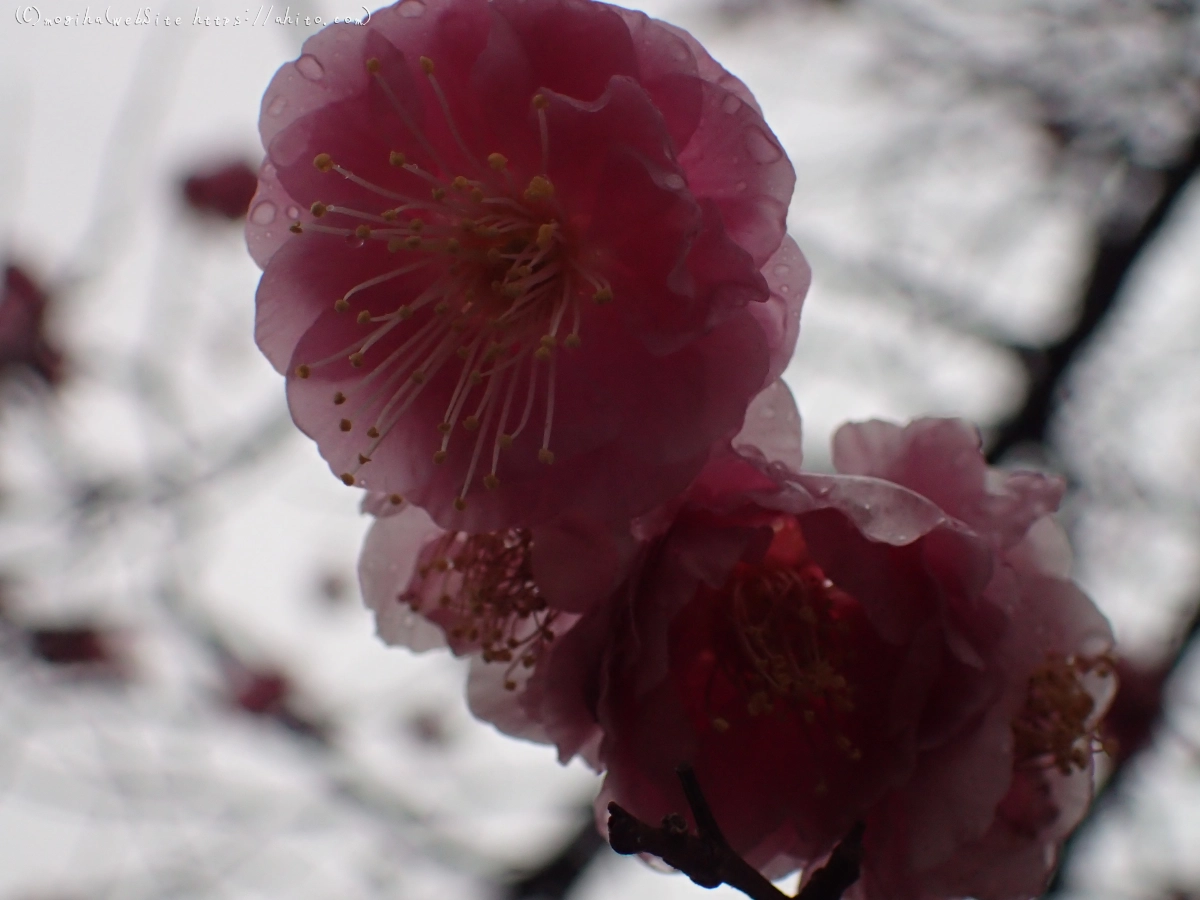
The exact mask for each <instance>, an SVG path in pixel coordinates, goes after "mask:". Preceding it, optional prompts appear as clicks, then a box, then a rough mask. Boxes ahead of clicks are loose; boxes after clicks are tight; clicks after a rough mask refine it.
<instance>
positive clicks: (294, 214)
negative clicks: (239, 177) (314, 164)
mask: <svg viewBox="0 0 1200 900" xmlns="http://www.w3.org/2000/svg"><path fill="white" fill-rule="evenodd" d="M287 217H288V218H289V219H298V218H300V207H298V206H289V207H288V208H287ZM777 271H778V270H777Z"/></svg>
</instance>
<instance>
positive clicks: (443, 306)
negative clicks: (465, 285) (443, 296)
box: [433, 300, 450, 316]
mask: <svg viewBox="0 0 1200 900" xmlns="http://www.w3.org/2000/svg"><path fill="white" fill-rule="evenodd" d="M433 311H434V313H436V314H437V315H439V316H444V315H445V314H446V313H448V312H450V304H449V303H447V302H446V301H445V300H443V301H442V302H441V303H439V304H438V305H437V306H435V307H434V308H433Z"/></svg>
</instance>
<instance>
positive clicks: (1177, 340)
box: [0, 0, 1200, 900]
mask: <svg viewBox="0 0 1200 900" xmlns="http://www.w3.org/2000/svg"><path fill="white" fill-rule="evenodd" d="M142 2H144V0H127V2H126V0H113V2H112V3H108V0H93V2H92V3H91V4H90V5H89V4H88V3H86V2H77V0H36V2H35V4H32V5H31V4H28V3H24V2H23V3H21V4H19V5H18V4H15V3H13V0H10V3H12V7H13V8H12V9H11V10H10V9H8V8H5V9H3V10H0V265H3V266H4V267H5V269H4V274H5V281H4V287H3V295H2V297H0V898H4V900H77V898H78V900H85V898H86V900H99V898H113V900H118V898H119V900H125V898H146V900H159V898H185V897H189V898H239V900H240V898H258V897H261V898H272V900H274V898H285V897H286V898H288V900H304V898H314V900H316V898H322V900H324V898H337V900H357V898H374V897H381V898H426V897H428V898H433V897H438V898H447V897H449V898H454V900H474V898H509V900H517V898H536V897H545V898H568V897H569V898H570V900H612V898H617V897H621V898H639V897H654V898H656V900H667V898H676V897H679V898H684V897H696V896H697V892H698V891H699V890H700V889H699V888H697V887H695V886H693V885H691V884H690V883H689V882H688V881H687V880H686V879H685V878H683V877H682V876H678V875H675V876H670V875H664V874H660V873H657V872H654V871H651V870H650V869H649V868H648V867H647V866H645V865H643V864H642V863H640V862H637V861H634V860H630V859H624V858H618V857H616V856H614V855H613V854H612V853H611V852H610V851H609V850H608V849H607V847H606V846H604V845H603V844H602V843H601V841H600V840H599V838H598V837H597V836H596V833H595V831H594V829H593V828H592V827H591V824H590V819H591V814H590V800H591V797H592V796H593V794H594V793H595V791H596V789H597V779H596V777H595V776H594V775H592V774H591V773H590V772H588V771H587V770H586V769H585V768H583V767H581V766H580V765H579V764H577V763H576V764H572V765H571V766H568V767H565V768H563V767H560V766H559V765H558V764H557V762H556V761H555V758H554V754H553V752H552V751H551V750H550V749H549V748H546V747H538V746H533V745H528V744H523V743H519V742H516V741H513V740H510V739H507V738H504V737H502V736H500V735H498V734H497V733H496V732H494V731H493V730H492V729H491V728H490V727H488V726H484V725H481V724H479V723H477V722H475V721H473V720H472V719H471V718H470V716H469V714H468V713H467V712H466V710H465V707H464V704H463V702H462V700H461V688H462V680H463V670H462V668H461V666H460V665H458V664H457V663H456V662H454V661H453V660H451V659H449V658H447V657H445V656H442V655H437V654H433V655H429V656H415V655H413V654H410V653H408V652H407V651H404V650H398V649H385V648H384V647H383V646H382V645H380V644H379V643H378V642H377V641H376V639H375V638H374V636H373V634H372V622H371V619H370V617H369V616H368V614H367V613H366V612H365V611H364V610H363V609H362V607H361V604H360V601H359V598H358V592H357V586H356V583H355V576H354V565H355V559H356V554H357V551H358V546H359V543H360V540H361V538H362V535H363V533H364V532H365V529H366V528H367V525H368V521H367V520H366V519H365V518H364V517H363V516H361V515H360V514H359V512H358V509H357V503H358V498H357V496H356V493H357V492H356V491H354V490H351V489H347V488H345V487H343V486H342V485H341V484H340V482H339V481H338V480H337V479H336V478H333V477H332V476H331V475H330V474H329V472H328V470H327V469H326V467H325V466H324V464H323V463H322V462H321V461H320V459H319V458H318V456H317V453H316V451H315V449H314V448H313V446H312V445H311V444H310V443H309V442H308V441H307V439H305V438H303V437H302V436H301V435H300V434H299V433H298V432H296V431H295V429H294V428H293V426H292V425H291V423H290V420H289V419H288V416H287V412H286V408H285V405H284V400H283V389H282V384H281V380H280V378H279V377H278V376H277V375H276V374H275V373H274V372H273V371H271V369H270V367H269V366H268V365H267V364H266V362H265V361H264V360H263V359H262V358H261V357H260V356H259V354H258V352H257V350H256V349H255V347H254V345H253V341H252V338H251V331H252V321H253V295H254V289H255V285H256V283H257V278H258V271H257V270H256V268H255V267H254V265H253V263H252V262H251V261H250V259H249V257H248V256H247V255H246V253H245V249H244V246H243V242H242V236H241V225H240V219H239V217H240V216H242V215H244V214H245V211H246V207H245V204H246V202H248V194H245V195H244V196H243V194H242V193H239V191H241V192H243V193H244V191H245V188H244V187H239V185H240V184H241V183H242V182H241V181H239V178H242V179H244V175H243V176H239V175H238V172H239V169H238V168H237V167H236V165H235V164H238V163H240V164H244V165H249V166H250V167H256V166H257V165H258V162H259V161H260V159H261V149H260V148H259V145H258V142H257V137H256V120H257V116H258V106H259V99H260V97H261V94H262V90H263V89H264V88H265V86H266V84H267V82H268V80H269V79H270V77H271V74H272V73H273V72H274V70H275V69H276V68H277V67H278V66H279V65H280V64H281V63H282V62H284V61H285V60H287V59H290V58H294V57H295V56H296V55H297V54H298V52H299V47H300V44H301V43H302V42H303V40H304V39H305V38H306V37H308V36H309V35H311V34H312V33H315V31H316V26H315V25H314V24H309V25H305V24H304V23H303V20H300V21H299V22H298V23H297V20H298V18H299V17H300V16H309V17H315V16H321V17H322V20H323V21H329V20H332V19H333V18H334V17H360V16H361V15H362V14H363V10H362V9H361V8H360V7H355V6H354V5H353V2H354V0H299V2H297V3H293V4H291V5H290V6H289V5H288V4H287V3H286V2H285V3H284V4H283V8H280V4H279V3H275V4H274V6H272V10H271V12H270V13H266V14H264V13H263V11H262V10H260V8H259V7H258V6H257V5H256V4H255V5H251V6H247V5H244V4H243V5H239V3H238V2H235V0H199V2H200V5H199V6H197V5H196V3H197V0H187V2H179V0H162V2H161V3H155V4H154V5H152V6H138V5H137V4H139V3H142ZM409 2H420V0H409ZM631 5H635V6H638V7H640V8H643V9H645V10H646V11H648V12H650V13H651V14H653V15H656V16H658V17H661V18H664V19H667V20H669V21H671V22H673V23H675V24H678V25H681V26H683V27H685V28H687V29H689V30H691V31H692V32H693V33H694V34H695V35H696V36H697V37H698V38H700V40H701V41H703V42H704V43H705V44H706V45H707V46H708V47H709V49H710V50H711V52H712V53H713V55H714V56H715V57H716V58H717V59H718V60H720V61H721V62H722V63H723V64H724V65H725V66H726V67H727V68H729V69H730V70H731V71H733V72H734V73H735V74H737V75H738V76H740V77H741V78H742V79H743V80H744V81H745V82H746V83H747V84H748V85H749V86H750V87H751V89H752V90H753V91H754V92H755V94H756V95H757V96H758V98H759V99H760V101H761V103H762V106H763V108H764V110H765V113H766V116H767V119H768V122H769V123H770V124H771V125H772V126H773V128H774V129H775V130H776V132H777V133H778V135H779V136H780V138H781V139H782V141H783V143H784V145H785V147H786V148H787V150H788V152H789V154H790V155H791V157H792V159H793V161H794V163H795V166H796V169H797V173H798V184H797V188H796V194H795V199H794V201H793V205H792V212H791V216H790V219H789V226H790V229H791V231H792V233H793V235H794V236H795V237H796V239H797V240H798V241H799V243H800V245H801V246H802V247H803V248H804V250H805V252H806V253H807V254H808V255H809V258H810V260H811V262H812V264H813V268H814V270H815V273H816V276H815V281H814V284H813V289H812V292H811V294H810V296H809V300H808V303H807V307H806V309H805V313H804V319H803V327H802V333H801V339H800V346H799V350H798V352H797V356H796V359H795V361H794V363H793V364H792V366H791V367H790V368H789V370H788V372H787V376H786V377H787V379H788V381H789V383H790V384H791V385H792V387H793V390H794V391H795V393H796V395H797V398H798V400H799V402H800V405H801V409H802V412H803V414H804V420H805V432H806V433H805V450H806V454H807V459H808V460H809V464H810V465H812V466H814V467H817V468H821V467H826V466H828V443H829V437H830V434H831V433H832V431H833V429H834V428H836V426H837V425H838V423H840V422H842V421H844V420H847V419H863V418H870V417H882V418H890V419H898V420H903V419H907V418H910V417H914V416H919V415H927V414H933V415H956V416H966V417H969V418H971V419H973V420H975V421H977V422H978V423H979V424H980V426H981V428H982V430H983V434H984V436H985V439H986V441H987V446H988V447H989V452H990V455H991V457H992V458H993V459H994V460H996V461H997V462H999V463H1002V464H1004V465H1020V466H1027V467H1028V466H1033V467H1036V468H1041V469H1047V470H1051V471H1055V472H1059V473H1061V474H1063V475H1064V476H1065V477H1066V478H1067V479H1068V481H1069V483H1070V485H1071V492H1070V495H1069V500H1068V503H1067V506H1066V509H1065V511H1064V514H1063V518H1064V522H1065V523H1066V524H1067V526H1068V528H1069V529H1070V531H1071V534H1072V537H1073V540H1074V542H1075V545H1076V549H1077V553H1078V577H1079V579H1080V581H1081V582H1082V583H1083V585H1084V586H1085V588H1086V589H1087V590H1088V592H1089V593H1090V594H1091V595H1092V596H1093V597H1094V598H1095V600H1096V601H1097V603H1098V604H1099V605H1100V606H1101V607H1102V608H1103V609H1104V610H1105V612H1106V613H1107V614H1108V615H1109V616H1110V618H1111V619H1112V621H1113V624H1114V627H1115V629H1116V632H1117V635H1118V638H1119V641H1120V649H1121V652H1122V655H1123V661H1122V668H1123V670H1124V673H1125V679H1124V683H1123V688H1122V691H1121V693H1120V695H1119V698H1118V704H1117V709H1116V711H1115V712H1114V715H1113V717H1112V727H1111V729H1110V733H1109V738H1110V752H1109V754H1108V757H1107V759H1106V760H1105V761H1104V763H1103V769H1104V771H1105V772H1106V778H1107V782H1106V787H1105V789H1104V790H1103V793H1102V796H1101V801H1100V802H1099V803H1098V804H1097V807H1096V811H1095V813H1094V814H1093V816H1092V817H1091V818H1090V819H1089V821H1088V822H1087V824H1086V826H1085V828H1084V829H1083V830H1082V831H1081V832H1080V834H1079V837H1078V839H1077V840H1075V841H1073V842H1072V843H1071V844H1070V845H1069V847H1068V850H1067V865H1066V866H1065V868H1064V872H1063V875H1062V877H1061V878H1060V879H1058V880H1057V881H1056V882H1055V884H1054V885H1053V886H1052V888H1051V892H1052V893H1055V894H1059V895H1061V896H1071V897H1080V898H1083V897H1089V898H1090V897H1099V898H1110V897H1111V898H1129V900H1135V898H1136V900H1158V898H1163V900H1168V898H1169V900H1183V898H1187V897H1198V896H1200V854H1198V853H1196V852H1195V851H1196V848H1197V847H1200V816H1197V814H1196V810H1197V809H1200V671H1198V669H1200V658H1197V657H1200V654H1190V655H1189V652H1188V651H1189V648H1190V646H1191V644H1193V643H1196V642H1197V641H1196V638H1195V635H1196V634H1197V632H1200V624H1198V623H1200V618H1198V616H1197V612H1198V610H1200V187H1198V186H1197V184H1198V182H1200V179H1198V178H1197V177H1196V173H1197V171H1198V170H1200V10H1198V8H1197V4H1196V3H1195V2H1192V0H971V2H969V3H965V2H962V0H646V2H643V3H637V4H631ZM266 6H271V4H266ZM86 16H90V17H91V18H92V19H99V20H100V24H86V23H84V24H56V23H55V17H58V18H59V21H60V22H62V19H63V17H70V18H71V20H72V22H74V20H75V18H76V17H86ZM177 16H178V17H180V18H181V19H182V24H180V25H174V24H173V20H174V18H175V17H177ZM197 16H198V17H199V23H198V22H197V18H196V17H197ZM276 16H290V19H291V21H292V23H293V24H287V22H286V21H285V22H283V23H276V21H275V17H276ZM126 17H128V18H129V19H130V20H131V24H128V25H127V24H125V23H124V20H125V19H126ZM166 17H170V18H171V19H172V24H171V25H170V26H164V25H162V24H161V22H162V19H163V18H166ZM215 17H219V22H220V24H217V21H218V19H217V18H215ZM226 17H228V19H229V24H225V20H226ZM236 17H241V18H242V21H241V22H240V23H238V22H235V18H236ZM139 18H141V19H143V20H148V22H146V24H138V20H139ZM206 18H207V19H208V20H209V22H210V24H204V23H203V21H204V20H205V19H206ZM106 19H108V20H109V21H105V20H106ZM113 19H119V20H120V24H115V25H114V24H110V21H111V20H113ZM156 20H157V21H158V22H159V24H155V21H156ZM247 20H251V21H247ZM310 21H312V20H311V19H310ZM47 23H48V24H47ZM229 166H234V167H233V168H228V167H229ZM215 174H219V176H220V177H219V178H217V180H215V181H214V180H213V179H212V178H211V177H209V176H213V175H215ZM189 178H191V179H192V181H191V182H190V188H189V189H188V190H185V189H184V187H185V183H186V180H187V179H189ZM222 179H224V180H222ZM239 196H241V197H242V199H241V200H240V201H238V200H237V198H238V197H239ZM231 198H232V199H231ZM218 200H219V201H222V202H224V203H225V205H226V207H227V208H225V209H223V210H221V209H217V210H214V209H212V208H211V207H213V205H214V203H216V201H218ZM239 202H240V206H239ZM217 205H218V206H219V205H220V204H219V203H218V204H217ZM718 894H720V895H722V897H724V898H728V897H731V896H740V895H734V894H733V892H732V891H730V890H729V889H728V888H722V889H718Z"/></svg>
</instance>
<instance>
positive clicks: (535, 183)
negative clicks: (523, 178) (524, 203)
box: [525, 175, 554, 200]
mask: <svg viewBox="0 0 1200 900" xmlns="http://www.w3.org/2000/svg"><path fill="white" fill-rule="evenodd" d="M553 196H554V185H552V184H551V183H550V179H549V178H546V177H545V176H544V175H534V176H533V178H531V179H529V187H527V188H525V199H526V200H549V199H550V198H551V197H553Z"/></svg>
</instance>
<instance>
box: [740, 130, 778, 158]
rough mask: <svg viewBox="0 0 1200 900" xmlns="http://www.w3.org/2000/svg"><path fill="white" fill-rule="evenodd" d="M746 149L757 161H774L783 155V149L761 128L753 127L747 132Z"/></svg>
mask: <svg viewBox="0 0 1200 900" xmlns="http://www.w3.org/2000/svg"><path fill="white" fill-rule="evenodd" d="M746 149H747V150H749V151H750V157H751V158H752V159H753V160H754V161H755V162H756V163H762V164H764V165H765V164H766V163H773V162H775V161H776V160H777V159H779V158H780V157H781V156H783V150H781V149H780V148H779V145H778V144H776V143H775V142H774V141H773V140H771V139H770V138H769V137H767V136H766V135H765V134H763V132H762V131H761V129H758V128H751V129H750V130H749V131H747V132H746Z"/></svg>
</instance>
